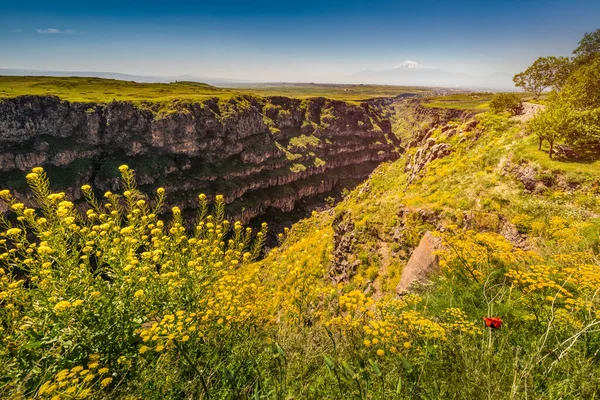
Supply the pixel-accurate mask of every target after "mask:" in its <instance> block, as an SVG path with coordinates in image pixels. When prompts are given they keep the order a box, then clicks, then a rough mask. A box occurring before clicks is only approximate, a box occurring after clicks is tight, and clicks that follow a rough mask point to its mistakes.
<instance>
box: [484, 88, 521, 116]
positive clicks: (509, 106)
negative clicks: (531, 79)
mask: <svg viewBox="0 0 600 400" xmlns="http://www.w3.org/2000/svg"><path fill="white" fill-rule="evenodd" d="M490 109H491V110H492V111H493V112H495V113H500V112H504V111H508V112H510V113H511V114H512V115H519V114H521V113H522V112H523V102H522V100H521V97H520V96H519V95H518V94H516V93H500V94H497V95H496V96H494V98H493V99H492V101H491V102H490Z"/></svg>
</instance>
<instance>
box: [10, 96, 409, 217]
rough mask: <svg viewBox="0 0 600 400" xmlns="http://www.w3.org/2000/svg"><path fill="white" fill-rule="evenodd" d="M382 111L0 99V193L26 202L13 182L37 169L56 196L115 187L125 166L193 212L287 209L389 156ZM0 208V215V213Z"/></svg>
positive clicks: (391, 139)
mask: <svg viewBox="0 0 600 400" xmlns="http://www.w3.org/2000/svg"><path fill="white" fill-rule="evenodd" d="M398 146H399V141H398V139H397V138H396V137H395V136H394V135H393V134H392V132H391V124H390V122H389V120H387V119H386V117H385V115H384V113H383V111H382V107H380V106H379V105H376V104H370V103H368V102H365V103H362V104H360V105H355V104H349V103H345V102H342V101H334V100H328V99H324V98H314V99H309V100H297V99H289V98H285V97H271V98H258V97H251V96H240V97H236V98H231V99H209V100H205V101H174V102H171V103H151V102H147V103H144V102H140V103H133V102H120V101H113V102H110V103H107V104H104V103H98V104H91V103H74V102H68V101H63V100H61V99H59V98H58V97H53V96H21V97H16V98H12V99H5V100H2V101H0V149H1V151H0V186H2V188H4V187H8V188H10V189H12V190H14V191H15V192H16V193H17V195H20V196H21V197H24V196H26V193H27V190H26V188H25V179H24V174H25V173H26V172H28V170H29V169H31V168H32V167H34V166H38V165H40V166H43V167H45V169H46V170H47V171H48V173H49V176H50V178H51V180H52V182H53V187H54V188H56V189H57V190H64V191H66V192H67V194H69V195H70V196H72V197H73V198H75V199H77V198H79V196H80V194H79V187H80V186H81V185H82V184H85V183H89V184H92V185H93V186H94V187H95V188H96V189H97V190H98V191H100V192H103V191H106V190H111V191H115V190H117V189H118V186H119V179H118V171H117V167H118V166H119V165H121V164H124V163H126V164H128V165H129V166H130V167H131V168H133V169H134V170H135V171H136V174H137V178H138V183H139V184H140V186H141V187H142V189H143V190H147V191H148V192H150V191H152V190H153V189H155V188H156V187H159V186H164V187H165V188H166V189H167V193H168V194H169V197H168V198H169V201H170V202H172V203H173V204H178V205H180V206H183V207H184V208H194V207H195V206H196V196H197V194H198V193H200V192H204V193H206V194H207V195H208V196H209V197H210V196H214V195H216V194H223V195H224V196H225V199H226V201H227V202H228V203H231V206H230V207H229V208H228V210H229V212H231V213H232V214H233V215H232V216H233V217H239V218H242V219H244V220H246V221H247V220H249V219H251V218H253V217H256V216H258V215H261V213H263V212H264V211H265V210H266V209H267V208H269V207H273V208H277V209H280V210H284V211H285V210H290V209H293V208H294V205H295V202H296V201H297V200H298V199H301V198H306V197H311V196H316V195H319V194H321V193H325V192H328V191H330V190H332V189H333V188H335V187H337V186H340V185H342V184H343V183H344V182H345V181H347V180H349V179H363V178H366V177H367V176H368V175H369V173H370V172H371V171H372V170H373V169H374V168H375V167H376V166H377V165H378V164H379V163H381V162H383V161H388V160H394V159H396V158H397V157H398V151H397V149H398ZM0 211H1V210H0Z"/></svg>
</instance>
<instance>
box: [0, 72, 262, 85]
mask: <svg viewBox="0 0 600 400" xmlns="http://www.w3.org/2000/svg"><path fill="white" fill-rule="evenodd" d="M0 75H9V76H59V77H66V76H76V77H89V78H104V79H118V80H121V81H133V82H139V83H169V82H176V81H189V82H203V83H208V84H209V85H217V86H218V85H222V86H224V85H228V84H233V83H241V82H242V81H239V80H235V79H226V78H218V77H208V76H202V77H199V76H192V75H176V76H158V75H129V74H121V73H118V72H98V71H50V70H48V71H46V70H37V69H11V68H0ZM246 82H251V81H246Z"/></svg>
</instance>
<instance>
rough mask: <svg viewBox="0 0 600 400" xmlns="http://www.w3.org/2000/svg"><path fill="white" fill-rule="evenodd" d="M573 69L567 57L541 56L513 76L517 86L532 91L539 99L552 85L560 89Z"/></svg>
mask: <svg viewBox="0 0 600 400" xmlns="http://www.w3.org/2000/svg"><path fill="white" fill-rule="evenodd" d="M571 70H572V64H571V62H570V60H569V59H568V58H567V57H540V58H538V59H537V60H535V62H534V63H533V64H532V65H531V66H530V67H529V68H527V69H526V70H525V71H524V72H521V73H520V74H517V75H515V76H514V77H513V82H514V83H515V86H517V87H521V88H523V89H525V90H527V91H528V92H532V93H533V94H534V96H535V98H536V99H537V98H538V97H540V95H541V94H542V92H543V91H544V90H545V89H547V88H549V87H551V88H553V89H556V90H560V89H561V88H562V87H563V86H564V84H565V82H566V80H567V78H568V77H569V74H570V73H571Z"/></svg>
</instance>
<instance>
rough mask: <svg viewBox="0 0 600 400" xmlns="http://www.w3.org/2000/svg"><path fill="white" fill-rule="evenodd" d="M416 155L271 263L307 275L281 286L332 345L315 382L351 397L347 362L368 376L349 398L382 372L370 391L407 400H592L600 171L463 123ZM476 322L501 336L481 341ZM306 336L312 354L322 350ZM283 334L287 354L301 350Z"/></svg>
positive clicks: (313, 225) (517, 127)
mask: <svg viewBox="0 0 600 400" xmlns="http://www.w3.org/2000/svg"><path fill="white" fill-rule="evenodd" d="M417 125H418V124H417ZM411 143H412V144H411V145H410V146H409V148H408V150H407V152H406V153H405V154H404V155H403V156H402V158H400V159H399V160H397V161H395V162H393V163H388V164H384V165H381V166H380V167H378V168H377V169H376V170H375V171H374V172H373V174H372V175H371V177H370V178H369V179H368V180H367V181H365V182H364V183H363V184H361V185H360V186H358V187H357V188H356V189H355V190H354V191H352V193H351V194H350V195H349V196H348V197H347V198H346V199H345V200H344V201H343V202H341V203H339V204H338V205H337V206H336V207H335V210H333V211H331V212H325V213H321V214H316V213H315V214H314V215H313V217H312V218H310V219H306V220H303V221H301V222H300V223H298V224H297V225H296V226H294V228H293V229H292V231H291V233H290V235H289V237H288V239H287V241H286V242H285V243H284V245H283V246H282V247H281V248H280V249H278V250H277V251H274V252H272V253H271V254H270V255H269V256H268V257H267V259H266V260H265V261H264V263H265V265H266V266H269V267H270V268H271V269H272V270H273V271H279V269H280V268H282V267H283V268H284V269H285V270H284V271H283V272H278V274H279V276H287V275H288V274H292V275H294V274H295V275H294V277H297V276H302V277H301V278H297V279H300V282H303V283H302V284H300V285H298V283H297V282H296V281H294V280H293V279H288V280H286V281H285V282H283V283H282V284H281V290H282V291H283V292H284V293H285V295H282V298H285V299H286V300H282V301H283V302H284V303H286V304H287V302H289V301H290V300H289V298H292V299H296V301H299V300H300V299H302V300H301V303H297V304H296V305H295V307H296V308H295V310H296V312H297V313H298V315H302V318H303V319H304V321H311V322H310V324H313V323H317V324H318V323H319V322H315V320H318V321H320V323H322V324H324V325H325V326H326V327H329V328H330V329H332V331H333V332H334V334H333V337H334V338H336V339H335V340H336V342H335V343H336V347H334V348H328V347H327V345H326V344H325V343H321V346H322V347H321V348H328V355H329V357H331V359H332V360H333V361H332V363H331V365H330V364H327V368H323V370H324V371H325V370H327V369H328V370H329V371H331V372H332V373H333V372H336V371H338V373H339V374H340V375H339V377H338V379H341V380H342V382H344V379H346V380H345V382H346V383H345V384H346V385H347V386H343V385H344V383H342V384H341V385H342V387H345V388H346V390H353V389H352V388H353V382H352V375H351V374H350V373H346V372H344V371H345V370H344V368H345V365H346V364H344V362H347V363H349V365H352V368H355V371H356V370H358V371H361V374H364V375H359V377H357V378H354V379H355V384H356V385H357V386H360V385H361V384H362V385H369V382H370V383H371V384H372V385H375V382H376V381H377V379H379V378H378V377H379V375H378V371H379V370H381V371H384V372H383V377H384V378H381V379H384V380H385V381H386V382H387V383H386V384H385V385H384V388H382V386H381V385H378V386H377V389H375V388H373V389H371V390H372V394H373V395H375V393H376V392H378V391H379V390H381V391H382V393H387V395H386V396H392V393H395V394H396V395H398V394H400V395H399V397H400V398H490V397H496V398H555V396H558V397H561V398H592V397H594V396H595V395H597V394H598V391H599V388H598V386H597V385H596V384H593V383H591V382H590V381H588V377H589V376H595V377H597V376H599V374H600V359H598V356H597V354H598V349H599V347H598V346H599V344H600V336H599V333H598V330H597V329H596V327H597V325H598V324H600V317H599V316H598V314H597V310H598V308H597V307H598V305H599V304H598V299H597V296H596V294H597V292H598V290H600V285H599V281H598V277H599V276H600V265H599V264H598V252H599V250H600V189H599V187H600V174H599V173H598V171H597V170H594V169H593V168H589V166H588V164H586V163H582V164H578V163H573V162H564V161H563V162H561V161H552V160H549V159H548V157H547V155H546V154H545V152H544V150H541V151H540V150H538V149H537V143H536V140H535V138H532V137H527V136H526V135H525V133H524V125H523V123H522V122H520V121H519V120H518V119H517V118H509V117H508V116H504V115H493V114H489V113H486V114H479V115H477V116H475V117H474V116H472V115H464V116H463V118H458V119H456V120H454V121H451V122H449V123H446V124H443V125H442V126H439V127H437V128H434V129H429V130H420V131H413V140H412V142H411ZM429 232H431V233H432V234H433V238H435V237H439V238H441V239H442V240H441V241H440V242H441V243H439V244H438V243H437V242H436V240H435V239H432V235H430V234H429ZM324 239H325V240H326V241H325V243H323V241H324ZM417 248H419V251H415V250H416V249H417ZM411 256H412V257H411ZM409 259H410V260H409ZM292 260H293V261H292ZM432 260H434V261H432ZM428 263H431V264H428ZM288 264H289V266H288ZM415 268H416V269H419V268H421V269H422V270H421V271H416V272H418V273H416V272H415ZM300 270H301V271H305V272H304V273H302V272H296V271H300ZM408 270H410V271H408ZM421 272H422V274H420V273H421ZM407 274H408V275H409V277H408V278H407V277H406V275H407ZM419 274H420V275H419ZM403 275H404V276H405V277H404V278H403V279H402V281H403V282H402V283H400V281H401V277H402V276H403ZM415 276H417V277H418V278H419V279H418V280H416V281H412V284H409V285H406V281H407V279H408V282H409V283H410V282H411V279H412V278H414V277H415ZM323 277H325V279H324V280H323ZM424 277H425V279H423V278H424ZM306 281H307V282H309V283H304V282H306ZM399 283H400V285H399ZM332 284H333V285H332ZM333 287H335V288H336V289H335V292H336V293H337V295H339V296H340V297H339V299H336V300H331V298H329V299H330V300H328V301H331V302H332V303H333V304H336V305H337V307H339V308H338V309H336V311H333V315H334V317H333V319H328V318H331V317H320V315H321V314H319V312H318V311H316V310H320V309H321V308H322V307H323V301H325V300H324V298H326V296H325V297H324V295H323V293H328V290H329V289H328V288H333ZM331 290H332V291H333V289H331ZM397 293H399V294H400V296H401V297H400V300H398V298H396V296H397ZM407 293H410V294H408V295H407ZM332 296H333V295H332ZM369 305H374V306H375V308H376V309H377V310H379V312H376V313H375V316H373V315H370V314H369V312H368V310H369V309H373V308H370V306H369ZM288 307H291V308H294V306H290V305H288ZM334 307H335V306H334ZM357 307H358V308H357ZM360 310H363V312H366V314H363V313H361V312H360ZM484 317H497V318H500V319H501V322H500V324H502V323H503V324H504V325H502V328H501V329H491V328H486V327H485V324H484V321H483V320H482V319H483V318H484ZM412 318H416V320H414V319H412ZM373 319H374V322H373V321H372V320H373ZM370 320H371V321H372V322H369V321H370ZM499 326H500V325H499ZM334 327H335V328H334ZM340 327H341V328H340ZM380 327H381V330H380V332H377V330H378V329H379V328H380ZM398 327H400V328H398ZM336 329H340V330H339V331H338V330H336ZM398 329H399V330H400V331H402V332H401V334H402V335H403V336H402V335H399V334H398V333H397V330H398ZM436 329H440V330H443V331H444V332H445V333H442V332H441V331H440V332H439V333H435V330H436ZM284 332H285V331H284ZM311 332H312V335H314V336H313V337H311V339H308V341H316V340H318V339H317V338H318V337H320V335H319V334H318V333H317V332H314V331H312V330H311ZM335 332H337V333H338V334H339V335H340V336H337V335H336V334H335ZM373 332H374V333H373ZM388 332H391V333H392V336H391V337H390V336H389V334H388ZM411 332H412V333H411ZM286 335H287V336H286ZM395 335H398V336H395ZM442 335H447V337H444V338H442ZM282 336H283V337H280V338H279V343H281V344H282V346H284V348H289V347H293V345H292V343H294V342H295V341H297V337H296V336H295V335H294V334H293V333H289V332H285V333H283V335H282ZM403 337H404V338H403ZM374 338H375V339H374ZM409 338H411V339H410V340H409ZM440 338H441V340H440ZM332 340H334V339H332ZM285 345H287V346H289V347H285ZM345 346H347V347H345ZM342 349H343V350H342ZM400 349H401V350H400ZM346 352H347V353H346ZM390 353H391V354H390ZM336 354H337V355H336ZM341 354H344V355H343V356H342V355H341ZM296 356H297V357H302V356H301V355H300V354H296ZM373 359H377V360H378V363H379V364H378V368H377V369H375V367H373V366H372V365H371V366H370V365H369V362H372V360H373ZM368 360H371V361H368ZM319 365H320V361H319V360H318V359H315V360H313V361H312V364H311V363H308V365H304V364H301V365H299V366H298V368H297V369H296V370H295V374H296V375H297V376H305V374H309V373H310V372H309V371H311V369H313V368H315V369H318V368H319ZM344 376H345V378H344ZM388 380H389V381H388ZM306 382H307V383H306V384H307V385H309V387H312V386H310V385H312V383H310V384H309V383H308V382H309V380H307V381H306ZM310 382H312V381H310ZM489 382H494V385H491V386H490V385H489ZM323 385H325V386H326V384H325V383H323ZM355 390H356V392H355V394H356V395H357V397H360V398H368V396H366V395H364V394H359V391H360V389H359V388H358V387H357V388H356V389H355ZM367 390H368V389H367ZM382 398H385V396H383V397H382Z"/></svg>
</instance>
